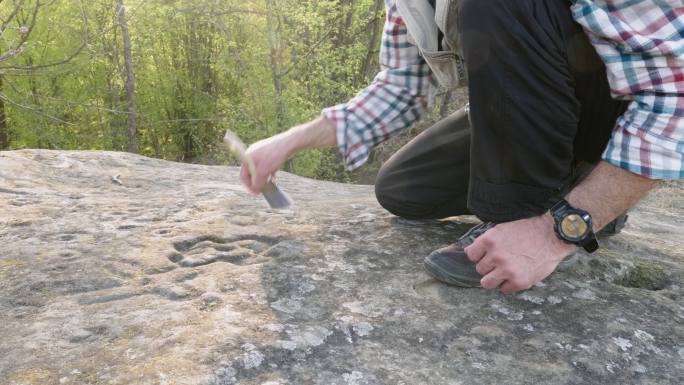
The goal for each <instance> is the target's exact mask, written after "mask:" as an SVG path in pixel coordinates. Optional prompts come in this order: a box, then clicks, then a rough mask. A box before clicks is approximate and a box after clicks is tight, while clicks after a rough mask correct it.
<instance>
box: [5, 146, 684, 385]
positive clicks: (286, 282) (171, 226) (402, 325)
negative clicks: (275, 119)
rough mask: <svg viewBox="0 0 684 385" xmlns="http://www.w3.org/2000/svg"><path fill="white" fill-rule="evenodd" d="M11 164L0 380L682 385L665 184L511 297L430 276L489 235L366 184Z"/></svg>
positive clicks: (76, 161) (468, 220)
mask: <svg viewBox="0 0 684 385" xmlns="http://www.w3.org/2000/svg"><path fill="white" fill-rule="evenodd" d="M278 183H279V185H280V186H281V188H283V190H285V191H287V192H288V193H289V195H290V196H291V197H292V198H293V200H294V201H295V206H294V207H293V208H292V209H291V210H288V211H273V210H271V209H269V208H268V206H267V205H266V202H265V201H264V200H263V199H262V198H261V197H255V196H252V195H250V194H248V193H246V192H245V191H244V189H243V188H242V186H240V185H239V181H238V170H237V169H236V168H234V167H218V166H203V165H192V164H179V163H173V162H167V161H161V160H155V159H149V158H145V157H142V156H136V155H131V154H125V153H111V152H62V151H39V150H25V151H10V152H2V153H0V245H2V246H1V249H0V383H2V384H8V385H9V384H11V385H19V384H41V385H43V384H166V385H171V384H206V385H219V384H261V385H275V384H281V385H284V384H292V385H303V384H321V385H365V384H393V385H400V384H403V385H416V384H439V385H457V384H463V385H468V384H684V281H683V280H682V278H683V277H684V268H683V267H682V262H683V261H684V230H683V228H682V226H683V225H684V220H683V218H684V205H682V202H683V201H684V200H683V197H682V194H681V193H682V191H684V190H683V189H682V185H681V184H677V183H671V184H668V185H666V186H664V187H662V188H661V189H659V190H658V191H656V192H654V193H653V194H652V195H651V196H650V197H649V198H648V199H646V200H645V201H644V202H642V203H641V204H640V205H639V206H638V207H637V208H636V209H635V210H633V211H632V213H631V218H630V221H629V223H628V225H627V227H626V228H625V230H624V231H623V233H622V234H620V235H618V236H616V237H613V238H611V239H607V240H603V241H602V248H601V249H600V250H599V251H598V252H597V253H595V254H593V255H586V254H582V255H581V257H580V259H579V261H578V262H577V264H576V265H575V266H574V267H572V268H570V269H568V270H565V271H561V272H556V273H554V274H553V275H551V276H550V277H549V278H547V279H546V280H544V281H543V282H542V283H540V284H538V285H536V286H535V287H533V288H532V289H531V290H529V291H526V292H523V293H518V294H514V295H503V294H501V293H499V292H497V291H487V290H481V289H459V288H454V287H448V286H445V285H442V284H439V283H437V282H435V281H434V280H431V279H430V278H429V277H428V276H427V275H426V274H425V273H424V272H423V268H422V260H423V257H424V256H425V255H427V254H428V253H429V252H430V251H432V250H433V249H436V248H438V247H442V246H444V245H447V244H449V243H450V242H452V241H453V240H454V239H456V238H457V237H458V236H459V235H460V234H462V233H463V232H465V230H466V229H467V228H468V227H469V226H471V225H472V224H474V223H476V220H475V218H472V217H458V218H449V219H447V220H440V221H408V220H403V219H400V218H397V217H393V216H392V215H390V214H388V213H387V212H385V211H384V210H383V209H382V208H381V207H380V206H379V205H378V204H377V203H376V201H375V199H374V196H373V193H372V187H371V186H358V185H343V184H336V183H329V182H320V181H314V180H310V179H306V178H301V177H296V176H293V175H288V174H285V173H281V174H280V175H279V178H278Z"/></svg>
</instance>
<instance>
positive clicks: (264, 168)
mask: <svg viewBox="0 0 684 385" xmlns="http://www.w3.org/2000/svg"><path fill="white" fill-rule="evenodd" d="M336 143H337V139H336V132H335V125H334V124H333V123H332V122H331V121H329V120H328V119H326V118H323V117H319V118H317V119H314V120H312V121H310V122H308V123H304V124H301V125H299V126H295V127H292V128H291V129H289V130H287V131H285V132H282V133H280V134H278V135H275V136H272V137H270V138H267V139H264V140H261V141H259V142H256V143H254V144H253V145H251V146H250V147H249V148H248V149H247V156H249V157H250V158H252V160H254V162H255V165H256V170H257V171H256V174H255V175H250V174H249V170H248V169H247V167H246V166H245V165H244V164H243V165H242V168H241V169H240V179H241V180H242V182H243V183H244V184H245V186H247V188H248V189H249V190H250V191H251V192H252V193H254V194H259V193H261V189H262V188H263V186H264V183H266V180H267V179H268V177H269V176H271V175H273V174H275V173H276V171H278V169H279V168H280V166H282V164H283V163H285V161H287V160H288V159H289V158H291V157H292V156H294V155H295V154H296V153H297V152H299V151H302V150H306V149H309V148H321V147H332V146H334V145H335V144H336Z"/></svg>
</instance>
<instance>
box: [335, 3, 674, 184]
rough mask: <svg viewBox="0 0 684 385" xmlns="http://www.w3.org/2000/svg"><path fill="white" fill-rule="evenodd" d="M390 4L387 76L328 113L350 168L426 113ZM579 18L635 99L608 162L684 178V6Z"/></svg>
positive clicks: (580, 7)
mask: <svg viewBox="0 0 684 385" xmlns="http://www.w3.org/2000/svg"><path fill="white" fill-rule="evenodd" d="M385 4H386V7H387V21H386V23H385V27H384V32H383V37H382V47H381V51H380V55H381V64H382V71H381V72H380V73H379V74H378V75H377V76H376V78H375V79H374V80H373V83H372V84H371V85H370V86H369V87H368V88H366V89H364V90H363V91H361V92H360V93H359V94H358V95H356V96H355V97H354V98H352V99H351V100H350V101H349V102H347V103H344V104H340V105H338V106H334V107H330V108H327V109H325V110H323V113H322V114H323V116H325V117H326V118H328V119H330V120H332V121H333V122H335V124H336V126H337V143H338V146H339V149H340V151H341V152H342V154H343V156H344V160H345V163H346V165H347V167H348V168H349V169H354V168H356V167H358V166H360V165H362V164H363V163H364V162H366V160H367V159H368V155H369V153H370V150H371V149H372V148H373V147H374V146H376V145H378V144H379V143H381V142H383V141H384V140H387V139H388V138H390V137H391V136H392V135H394V134H396V133H398V132H399V131H401V130H402V129H404V128H407V127H410V126H411V125H412V124H413V123H414V122H415V121H416V120H418V119H419V118H420V116H421V115H422V114H423V113H424V112H425V111H426V110H427V104H428V103H427V100H428V95H429V92H430V87H431V84H432V79H431V74H430V69H429V67H428V66H427V64H426V63H425V61H424V60H423V59H422V58H421V57H420V54H419V52H418V49H417V48H416V47H414V46H412V45H411V44H409V43H408V41H407V30H406V26H405V25H404V23H403V21H402V20H401V18H400V17H399V15H398V13H397V9H396V6H395V4H394V0H385ZM572 14H573V17H574V18H575V20H576V21H577V22H578V23H579V24H581V25H582V26H583V27H584V29H585V31H586V32H587V34H588V35H589V38H590V40H591V42H592V44H593V45H594V47H595V48H596V50H597V52H598V54H599V55H600V56H601V58H602V59H603V61H604V63H605V64H606V68H607V73H608V80H609V82H610V85H611V90H612V93H613V96H614V97H616V98H622V99H628V100H632V103H631V104H630V106H629V108H628V110H627V111H626V112H625V114H623V115H622V116H621V117H620V118H619V119H618V121H617V122H616V126H615V129H614V131H613V136H612V138H611V140H610V142H609V143H608V146H607V148H606V150H605V152H604V154H603V158H604V160H606V161H607V162H610V163H612V164H614V165H616V166H619V167H621V168H624V169H627V170H629V171H631V172H634V173H636V174H640V175H643V176H645V177H648V178H652V179H681V178H684V5H683V4H682V0H659V1H655V0H574V1H573V5H572Z"/></svg>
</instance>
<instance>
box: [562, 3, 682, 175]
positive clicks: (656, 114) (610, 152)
mask: <svg viewBox="0 0 684 385" xmlns="http://www.w3.org/2000/svg"><path fill="white" fill-rule="evenodd" d="M572 11H573V16H574V18H575V20H576V21H577V22H578V23H580V24H581V25H582V26H583V27H584V29H585V31H586V32H587V34H588V35H589V38H590V39H591V42H592V44H593V45H594V47H595V48H596V52H598V54H599V56H601V59H603V62H604V63H605V64H606V70H607V73H608V81H609V82H610V86H611V91H612V93H613V96H614V97H616V98H621V99H627V100H632V103H630V105H629V107H628V109H627V112H625V114H623V115H622V116H621V117H620V119H618V121H617V123H616V126H615V129H614V130H613V136H612V138H611V140H610V142H609V143H608V147H607V148H606V151H605V152H604V154H603V159H604V160H605V161H607V162H609V163H612V164H614V165H616V166H618V167H621V168H624V169H626V170H629V171H631V172H634V173H636V174H639V175H642V176H645V177H647V178H651V179H682V178H684V2H683V1H682V0H664V1H653V0H641V1H634V0H575V1H574V4H573V6H572Z"/></svg>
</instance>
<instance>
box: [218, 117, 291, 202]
mask: <svg viewBox="0 0 684 385" xmlns="http://www.w3.org/2000/svg"><path fill="white" fill-rule="evenodd" d="M223 143H224V144H225V145H226V147H227V148H228V150H229V151H230V152H231V153H233V154H234V155H235V156H237V157H238V158H240V160H241V161H242V163H244V164H245V165H246V166H247V169H248V170H249V174H250V175H254V174H255V173H256V165H255V164H254V161H253V160H252V158H250V157H249V156H247V154H246V153H245V152H246V146H245V144H244V143H243V142H242V140H240V138H239V137H238V136H237V135H235V133H233V132H232V131H230V130H226V135H225V136H224V137H223ZM261 193H262V194H263V195H264V198H266V202H268V205H269V206H271V208H272V209H286V208H288V207H290V205H291V204H292V200H290V197H288V196H287V194H285V192H284V191H283V190H281V189H280V188H278V186H276V184H275V183H273V181H272V180H271V178H270V177H269V178H268V180H267V181H266V184H265V185H264V187H263V189H262V190H261Z"/></svg>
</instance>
